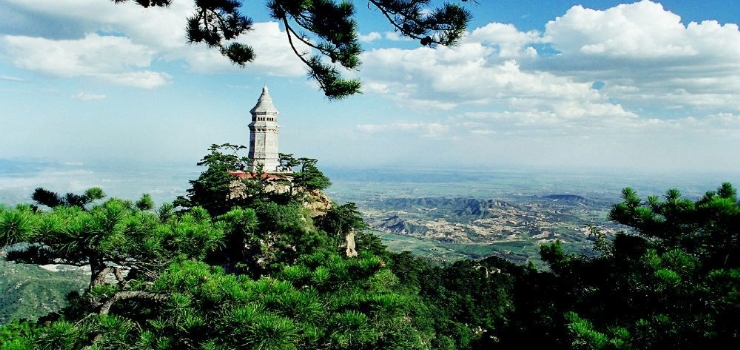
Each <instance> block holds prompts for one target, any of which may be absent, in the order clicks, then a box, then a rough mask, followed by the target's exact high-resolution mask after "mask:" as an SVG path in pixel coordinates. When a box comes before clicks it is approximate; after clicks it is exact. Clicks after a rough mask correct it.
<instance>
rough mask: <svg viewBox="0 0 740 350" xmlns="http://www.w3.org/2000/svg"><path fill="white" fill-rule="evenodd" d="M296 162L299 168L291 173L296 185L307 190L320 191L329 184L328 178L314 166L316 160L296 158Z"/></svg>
mask: <svg viewBox="0 0 740 350" xmlns="http://www.w3.org/2000/svg"><path fill="white" fill-rule="evenodd" d="M298 162H299V164H300V166H301V169H300V171H297V172H295V173H294V174H293V182H294V184H295V186H296V187H299V188H304V189H306V190H308V191H321V190H324V189H326V188H328V187H329V186H331V181H330V180H329V178H328V177H327V176H326V175H324V173H323V172H321V170H319V168H318V167H317V166H316V163H317V162H318V160H316V159H311V158H298Z"/></svg>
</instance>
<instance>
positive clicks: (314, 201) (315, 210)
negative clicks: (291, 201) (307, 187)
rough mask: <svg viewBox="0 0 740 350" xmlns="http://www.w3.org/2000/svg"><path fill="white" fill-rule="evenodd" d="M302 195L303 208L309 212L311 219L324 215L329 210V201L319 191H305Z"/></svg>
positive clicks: (327, 197)
mask: <svg viewBox="0 0 740 350" xmlns="http://www.w3.org/2000/svg"><path fill="white" fill-rule="evenodd" d="M302 193H303V207H304V208H306V209H308V210H310V211H311V217H317V216H321V215H324V214H326V212H327V211H329V209H330V208H331V205H332V204H331V199H329V196H327V195H326V194H324V193H323V192H321V191H318V190H314V191H306V192H302Z"/></svg>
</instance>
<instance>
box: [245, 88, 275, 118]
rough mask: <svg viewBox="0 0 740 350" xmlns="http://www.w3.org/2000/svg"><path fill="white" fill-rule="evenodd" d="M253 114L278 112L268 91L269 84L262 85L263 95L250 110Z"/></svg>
mask: <svg viewBox="0 0 740 350" xmlns="http://www.w3.org/2000/svg"><path fill="white" fill-rule="evenodd" d="M249 112H250V113H252V114H278V110H277V109H276V108H275V106H274V105H273V104H272V97H270V94H269V93H268V92H267V85H265V86H263V87H262V95H260V98H259V99H257V104H256V105H255V106H254V107H253V108H252V109H251V110H250V111H249Z"/></svg>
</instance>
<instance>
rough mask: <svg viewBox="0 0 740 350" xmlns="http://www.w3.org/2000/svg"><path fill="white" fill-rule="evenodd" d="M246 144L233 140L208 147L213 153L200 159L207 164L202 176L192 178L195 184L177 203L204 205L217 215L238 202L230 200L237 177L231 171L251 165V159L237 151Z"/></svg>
mask: <svg viewBox="0 0 740 350" xmlns="http://www.w3.org/2000/svg"><path fill="white" fill-rule="evenodd" d="M245 148H246V147H245V146H240V145H232V144H229V143H225V144H222V145H216V144H213V145H211V147H210V148H209V149H208V150H209V151H210V153H209V154H207V155H206V156H204V157H203V159H201V160H200V161H199V162H198V166H205V167H206V170H204V171H203V172H202V173H201V174H200V176H198V179H196V180H191V181H190V186H191V187H190V189H188V190H187V196H186V197H178V199H177V200H176V201H175V204H176V205H179V206H182V207H186V208H190V207H195V206H200V207H203V208H205V209H206V210H207V211H208V212H209V213H210V215H211V216H214V217H216V216H219V215H222V214H224V213H226V212H228V211H229V210H230V209H231V208H232V207H233V206H234V205H238V204H239V203H238V201H237V203H234V202H233V201H228V200H227V198H228V197H229V194H230V192H231V190H230V185H231V183H232V181H234V180H235V179H236V178H235V177H234V176H232V175H229V172H230V171H236V170H243V169H246V168H247V167H248V165H249V159H248V158H246V157H240V156H238V155H237V152H238V151H239V150H242V149H245ZM224 152H230V153H224Z"/></svg>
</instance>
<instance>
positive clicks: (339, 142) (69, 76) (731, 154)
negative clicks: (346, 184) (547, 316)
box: [0, 0, 740, 173]
mask: <svg viewBox="0 0 740 350" xmlns="http://www.w3.org/2000/svg"><path fill="white" fill-rule="evenodd" d="M355 3H356V8H357V12H358V22H359V29H360V37H361V39H362V44H363V48H364V49H365V52H364V53H363V54H362V57H361V59H362V61H363V65H362V66H361V67H360V70H359V71H358V72H350V73H349V74H350V75H351V76H356V77H358V78H360V79H361V80H362V81H363V94H362V95H358V96H353V97H350V98H348V99H346V100H342V101H332V102H330V101H328V100H327V99H326V98H325V97H324V96H323V94H322V93H321V92H320V91H319V90H318V88H317V87H316V85H315V84H314V83H313V82H311V81H310V80H308V79H307V78H306V73H305V69H304V68H303V66H302V65H301V63H300V61H299V60H298V59H297V58H296V57H295V56H293V55H292V53H291V52H290V50H289V48H288V46H287V41H286V39H285V33H284V28H282V27H281V26H280V25H278V23H276V22H271V21H270V19H269V17H267V13H266V11H265V10H264V7H263V6H264V3H263V2H258V1H257V2H248V3H247V5H248V6H245V8H244V12H245V13H247V14H250V15H251V16H252V17H253V18H254V20H255V26H254V27H255V29H254V31H253V32H250V33H249V34H247V35H245V36H244V37H243V38H242V39H241V40H243V41H245V42H247V43H249V44H250V45H252V46H253V47H254V49H255V51H256V54H257V60H256V61H255V62H254V63H252V64H250V65H248V67H247V68H244V69H242V68H237V67H235V66H233V65H231V64H230V63H229V62H227V61H226V60H225V59H223V58H222V57H221V56H220V55H219V54H218V53H216V52H215V51H212V50H208V49H207V48H205V47H202V46H196V45H188V44H186V40H185V31H184V26H185V24H184V21H185V18H186V16H187V15H189V14H190V12H191V11H192V0H175V1H174V3H173V5H172V7H171V8H169V9H166V10H161V9H153V10H152V9H149V10H146V9H142V8H140V7H138V6H135V5H133V4H126V5H118V6H116V5H114V4H113V3H112V1H107V0H55V1H45V0H0V158H12V159H25V158H33V159H42V160H49V161H56V162H72V163H111V164H128V163H142V164H146V163H152V162H156V163H164V162H166V163H195V162H196V161H197V160H198V159H200V158H201V157H202V156H203V155H204V154H205V153H206V152H207V148H208V147H209V145H211V144H213V143H225V142H231V143H239V144H247V143H248V142H249V135H248V129H247V124H248V123H249V110H250V109H251V108H252V107H253V106H254V104H255V102H256V101H257V98H258V96H259V94H260V91H261V88H262V86H263V85H265V84H266V85H267V86H268V87H269V89H270V94H271V95H272V98H273V101H274V103H275V105H276V107H277V108H278V109H279V110H280V112H281V114H280V118H279V123H280V126H281V131H280V150H281V151H282V152H286V153H293V154H295V155H297V156H306V157H312V158H318V159H319V160H320V163H319V164H320V165H321V164H324V165H328V166H333V167H337V166H347V167H383V168H393V167H433V168H446V169H456V168H496V167H535V168H551V167H557V168H603V169H619V170H630V169H634V170H649V171H664V172H667V171H688V170H701V171H716V172H728V171H734V172H735V173H737V172H738V171H740V31H739V30H738V23H740V2H738V1H736V0H725V1H718V0H715V1H702V2H694V1H677V0H673V1H663V2H651V1H642V2H620V1H580V2H577V1H492V0H481V1H479V3H478V4H476V3H470V4H467V3H466V4H467V5H466V6H468V7H469V9H470V10H471V11H472V12H473V13H474V19H473V21H472V23H471V25H470V26H469V28H468V33H467V35H466V37H465V39H464V40H463V41H462V42H461V43H460V44H459V45H457V46H455V47H438V48H436V49H429V48H422V47H419V46H418V45H417V44H416V43H415V42H413V41H409V40H404V39H402V38H400V37H399V36H398V35H397V33H394V32H393V30H392V28H391V27H390V25H388V24H387V23H386V22H384V19H383V17H382V16H381V14H379V13H378V12H377V11H373V10H371V9H368V7H367V6H366V3H365V2H363V1H356V2H355Z"/></svg>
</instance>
